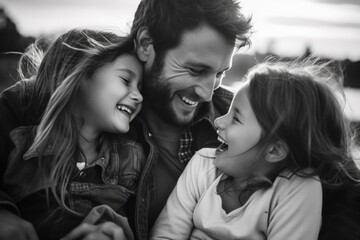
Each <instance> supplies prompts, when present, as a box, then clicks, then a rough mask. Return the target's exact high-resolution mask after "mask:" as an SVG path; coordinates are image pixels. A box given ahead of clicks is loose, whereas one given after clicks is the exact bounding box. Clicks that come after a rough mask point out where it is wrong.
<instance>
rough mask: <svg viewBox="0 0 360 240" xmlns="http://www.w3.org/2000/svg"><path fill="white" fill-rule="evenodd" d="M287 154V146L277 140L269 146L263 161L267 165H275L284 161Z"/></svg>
mask: <svg viewBox="0 0 360 240" xmlns="http://www.w3.org/2000/svg"><path fill="white" fill-rule="evenodd" d="M288 154H289V146H288V145H287V144H286V143H285V142H283V141H281V140H278V141H276V142H275V143H273V144H270V146H269V147H268V149H267V152H266V154H265V159H266V161H267V162H269V163H276V162H280V161H282V160H284V159H285V158H286V156H287V155H288Z"/></svg>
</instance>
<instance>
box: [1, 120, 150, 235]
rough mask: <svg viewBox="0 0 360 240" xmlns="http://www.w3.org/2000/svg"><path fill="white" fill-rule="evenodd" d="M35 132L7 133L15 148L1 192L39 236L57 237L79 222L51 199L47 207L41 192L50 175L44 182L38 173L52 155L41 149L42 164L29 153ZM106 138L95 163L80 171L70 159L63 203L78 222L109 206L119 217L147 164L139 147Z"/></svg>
mask: <svg viewBox="0 0 360 240" xmlns="http://www.w3.org/2000/svg"><path fill="white" fill-rule="evenodd" d="M35 133H36V127H32V126H22V127H18V128H16V129H14V130H12V131H11V132H10V137H11V139H12V141H13V142H14V145H15V148H14V149H13V151H12V152H11V153H10V156H9V161H8V163H7V168H6V170H5V173H4V176H3V181H2V184H1V191H2V192H3V194H6V195H7V196H8V197H9V198H10V199H11V200H12V202H11V203H10V204H13V207H15V208H16V209H17V211H18V212H19V214H20V215H21V216H22V217H23V218H24V219H27V220H28V221H30V222H31V223H32V224H33V225H34V227H35V229H36V231H37V232H38V234H39V237H41V238H43V239H50V238H54V239H56V238H59V237H62V236H64V235H65V234H66V233H67V232H69V231H70V230H71V229H73V228H74V227H76V226H77V225H78V223H79V222H78V221H76V217H75V216H72V214H71V213H70V212H69V213H68V212H66V211H65V210H64V209H62V208H61V207H60V206H58V205H57V204H56V203H55V200H54V199H53V198H52V199H51V200H50V204H47V201H48V200H47V198H46V196H45V190H46V189H48V188H49V187H50V184H49V175H48V172H45V173H44V174H45V180H44V179H43V178H40V176H41V175H40V174H39V173H40V172H39V171H38V170H39V169H41V167H42V166H44V165H41V162H42V161H47V160H48V159H49V158H51V157H52V154H53V153H52V151H51V150H49V151H45V153H44V155H43V157H42V159H41V160H40V159H39V157H38V154H37V152H36V151H33V152H29V151H27V150H28V149H29V147H30V146H31V143H32V142H33V139H34V137H35ZM104 139H105V140H104V141H103V144H102V146H101V148H100V154H99V157H98V159H97V160H95V162H94V163H92V164H91V165H89V166H86V167H85V168H84V169H82V170H79V169H78V168H77V167H76V166H75V164H76V161H75V160H74V166H73V169H74V171H73V174H72V177H71V179H70V182H69V186H68V189H67V195H66V201H67V203H68V205H69V207H70V209H71V210H74V211H76V212H78V213H80V214H81V215H82V217H80V218H78V219H79V221H80V220H81V219H82V218H83V217H84V216H85V215H87V214H88V213H89V212H90V211H91V209H93V208H94V207H96V206H98V205H107V206H109V207H111V208H112V209H113V210H115V211H116V212H118V213H123V212H124V210H123V206H124V204H125V203H126V202H127V200H128V198H129V197H130V196H131V195H134V194H135V191H136V188H137V184H138V179H139V176H140V173H141V170H142V167H143V165H144V161H145V155H144V152H143V149H142V147H141V146H140V144H139V143H136V142H134V141H133V140H130V139H128V138H126V137H124V136H121V135H119V134H116V135H115V134H112V135H110V136H107V137H106V138H104ZM50 197H52V195H50ZM51 203H52V204H51ZM29 208H31V210H29ZM55 226H56V227H55Z"/></svg>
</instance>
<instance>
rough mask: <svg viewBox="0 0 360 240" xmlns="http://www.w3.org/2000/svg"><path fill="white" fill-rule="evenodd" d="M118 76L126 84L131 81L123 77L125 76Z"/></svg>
mask: <svg viewBox="0 0 360 240" xmlns="http://www.w3.org/2000/svg"><path fill="white" fill-rule="evenodd" d="M120 78H121V80H122V81H123V82H124V83H125V84H126V85H129V84H130V82H131V81H130V80H129V79H128V78H125V77H120Z"/></svg>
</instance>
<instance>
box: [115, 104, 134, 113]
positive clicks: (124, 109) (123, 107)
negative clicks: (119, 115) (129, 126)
mask: <svg viewBox="0 0 360 240" xmlns="http://www.w3.org/2000/svg"><path fill="white" fill-rule="evenodd" d="M116 108H117V109H119V110H120V111H124V112H127V113H128V114H131V113H132V111H131V109H130V108H128V107H126V106H123V105H116Z"/></svg>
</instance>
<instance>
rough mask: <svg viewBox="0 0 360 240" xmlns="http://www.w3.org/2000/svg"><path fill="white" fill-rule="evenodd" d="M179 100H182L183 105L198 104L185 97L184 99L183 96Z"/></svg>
mask: <svg viewBox="0 0 360 240" xmlns="http://www.w3.org/2000/svg"><path fill="white" fill-rule="evenodd" d="M181 100H183V101H184V102H185V103H187V104H189V105H193V106H194V105H197V104H198V102H195V101H192V100H190V99H188V98H187V97H184V96H182V97H181Z"/></svg>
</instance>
